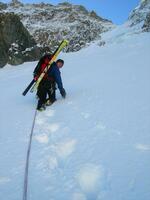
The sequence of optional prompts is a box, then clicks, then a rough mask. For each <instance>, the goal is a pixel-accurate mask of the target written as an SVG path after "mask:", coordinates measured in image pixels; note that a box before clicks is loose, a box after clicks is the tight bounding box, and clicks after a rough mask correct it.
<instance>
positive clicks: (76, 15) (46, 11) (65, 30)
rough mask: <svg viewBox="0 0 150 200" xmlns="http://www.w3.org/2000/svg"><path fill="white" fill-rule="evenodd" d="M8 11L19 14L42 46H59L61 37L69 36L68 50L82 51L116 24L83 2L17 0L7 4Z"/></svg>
mask: <svg viewBox="0 0 150 200" xmlns="http://www.w3.org/2000/svg"><path fill="white" fill-rule="evenodd" d="M3 11H4V12H12V11H13V12H14V13H15V14H17V15H19V16H20V18H21V21H22V23H23V24H24V25H25V27H26V28H27V29H28V31H29V32H30V33H31V35H32V36H33V37H34V38H35V40H36V42H37V43H38V44H39V45H42V46H47V45H48V46H51V48H52V50H54V49H55V48H56V46H57V45H58V42H59V41H60V40H61V39H68V40H69V41H70V45H69V47H68V51H78V50H80V49H81V48H82V47H84V46H85V45H86V44H87V43H90V42H91V41H94V40H96V39H98V38H100V34H101V33H102V32H105V31H108V30H109V29H111V28H112V27H114V25H113V24H112V22H111V21H109V20H107V19H103V18H101V17H99V16H98V15H97V14H96V13H95V12H94V11H92V12H89V11H88V10H86V9H85V8H84V7H83V6H81V5H72V4H70V3H67V2H65V3H60V4H58V5H56V6H54V5H51V4H45V3H40V4H22V3H20V2H18V0H13V1H12V2H11V3H10V4H7V8H6V9H4V10H3Z"/></svg>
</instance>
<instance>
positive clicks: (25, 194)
mask: <svg viewBox="0 0 150 200" xmlns="http://www.w3.org/2000/svg"><path fill="white" fill-rule="evenodd" d="M36 114H37V109H36V111H35V114H34V119H33V123H32V128H31V133H30V139H29V144H28V150H27V157H26V165H25V174H24V187H23V200H27V197H28V174H29V173H28V171H29V162H30V151H31V144H32V137H33V131H34V126H35V119H36Z"/></svg>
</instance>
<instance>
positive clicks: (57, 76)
mask: <svg viewBox="0 0 150 200" xmlns="http://www.w3.org/2000/svg"><path fill="white" fill-rule="evenodd" d="M47 74H48V77H49V78H53V79H54V81H55V82H56V83H57V85H58V88H59V90H60V91H61V90H62V89H63V83H62V79H61V73H60V70H59V68H58V67H57V65H56V62H53V64H52V65H51V67H50V68H49V70H48V72H47Z"/></svg>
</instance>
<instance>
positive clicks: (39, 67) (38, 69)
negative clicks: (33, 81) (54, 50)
mask: <svg viewBox="0 0 150 200" xmlns="http://www.w3.org/2000/svg"><path fill="white" fill-rule="evenodd" d="M47 58H48V59H49V61H50V60H51V58H52V55H51V54H46V55H44V56H43V57H42V58H41V59H40V60H39V62H38V64H37V66H36V67H35V69H34V71H33V76H34V78H35V77H39V76H40V74H41V73H42V72H43V71H44V69H45V68H46V67H47V65H46V64H45V60H46V59H47Z"/></svg>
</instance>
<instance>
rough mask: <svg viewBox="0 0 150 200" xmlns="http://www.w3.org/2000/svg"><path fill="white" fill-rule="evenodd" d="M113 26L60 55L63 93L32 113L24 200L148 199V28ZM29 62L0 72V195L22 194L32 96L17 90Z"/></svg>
mask: <svg viewBox="0 0 150 200" xmlns="http://www.w3.org/2000/svg"><path fill="white" fill-rule="evenodd" d="M120 30H121V29H120ZM120 30H119V29H118V31H117V32H110V33H109V35H108V33H107V35H104V36H103V38H105V40H106V45H105V46H104V47H99V46H98V45H97V44H95V43H93V44H92V45H91V46H89V47H88V48H85V49H82V50H81V51H79V52H76V53H69V54H61V56H60V57H61V58H63V59H64V60H65V67H64V68H63V69H62V77H63V82H64V87H65V89H66V91H67V98H66V99H65V100H63V99H62V98H61V96H60V94H59V92H57V97H58V101H57V102H56V103H55V104H53V105H52V106H51V107H48V108H47V110H46V111H45V112H42V113H40V112H39V113H38V115H37V118H36V124H35V129H34V136H33V141H32V149H31V157H30V168H29V190H28V192H29V196H28V199H29V200H41V199H44V200H110V199H111V200H149V199H150V93H149V87H150V68H149V63H150V56H149V52H150V45H149V44H150V34H149V33H141V34H134V35H133V34H130V35H126V34H122V35H121V37H120V38H121V39H118V35H119V34H120ZM121 32H122V30H121ZM111 37H112V38H113V42H112V40H110V38H111ZM35 65H36V63H35V62H33V63H25V64H23V65H21V66H17V67H13V66H7V67H5V68H4V69H1V70H0V88H1V98H0V110H1V112H0V199H1V200H20V199H22V192H23V179H24V168H25V160H26V151H27V147H28V141H29V134H30V130H31V125H32V121H33V115H34V110H35V107H36V101H37V100H36V99H35V96H34V95H32V94H28V95H27V96H26V97H23V96H22V95H21V93H22V91H23V90H24V88H25V87H26V86H27V84H28V83H29V82H30V81H31V79H32V72H33V69H34V67H35Z"/></svg>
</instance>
